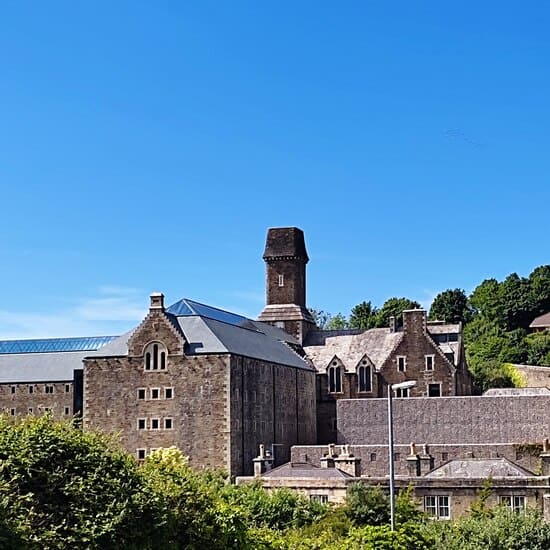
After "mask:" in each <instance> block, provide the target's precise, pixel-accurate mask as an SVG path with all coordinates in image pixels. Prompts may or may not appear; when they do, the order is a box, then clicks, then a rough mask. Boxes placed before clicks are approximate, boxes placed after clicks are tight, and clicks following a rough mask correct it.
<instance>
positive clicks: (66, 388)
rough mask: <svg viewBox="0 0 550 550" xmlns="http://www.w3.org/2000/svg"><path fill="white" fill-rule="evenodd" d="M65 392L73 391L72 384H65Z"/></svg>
mask: <svg viewBox="0 0 550 550" xmlns="http://www.w3.org/2000/svg"><path fill="white" fill-rule="evenodd" d="M65 393H71V385H70V384H65Z"/></svg>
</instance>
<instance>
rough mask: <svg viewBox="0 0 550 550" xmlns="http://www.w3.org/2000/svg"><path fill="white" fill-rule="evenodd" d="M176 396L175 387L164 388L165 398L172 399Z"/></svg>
mask: <svg viewBox="0 0 550 550" xmlns="http://www.w3.org/2000/svg"><path fill="white" fill-rule="evenodd" d="M173 397H174V388H164V399H172V398H173Z"/></svg>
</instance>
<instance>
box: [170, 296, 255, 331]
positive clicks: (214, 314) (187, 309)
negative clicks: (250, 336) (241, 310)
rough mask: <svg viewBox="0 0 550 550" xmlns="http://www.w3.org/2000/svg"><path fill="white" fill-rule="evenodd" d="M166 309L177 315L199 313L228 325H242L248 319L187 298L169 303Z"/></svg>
mask: <svg viewBox="0 0 550 550" xmlns="http://www.w3.org/2000/svg"><path fill="white" fill-rule="evenodd" d="M167 311H168V312H169V313H172V314H173V315H176V316H177V317H180V316H186V315H199V316H201V317H208V318H209V319H214V320H216V321H221V322H222V323H229V324H230V325H235V326H237V327H242V326H244V325H245V324H246V323H247V321H248V319H247V318H246V317H243V316H242V315H237V314H236V313H231V312H230V311H224V310H223V309H218V308H217V307H212V306H207V305H205V304H200V303H199V302H194V301H193V300H188V299H186V298H184V299H183V300H180V301H179V302H176V303H175V304H173V305H171V306H170V307H169V308H168V310H167Z"/></svg>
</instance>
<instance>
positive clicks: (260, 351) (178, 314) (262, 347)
mask: <svg viewBox="0 0 550 550" xmlns="http://www.w3.org/2000/svg"><path fill="white" fill-rule="evenodd" d="M166 314H167V315H168V316H169V317H170V319H171V320H172V321H173V323H174V324H175V325H176V326H177V327H178V329H179V330H181V331H182V332H183V334H184V336H185V340H186V342H187V345H186V347H185V354H186V355H206V354H212V353H227V354H234V355H242V356H245V357H251V358H253V359H260V360H263V361H268V362H271V363H278V364H281V365H287V366H292V367H296V368H302V369H307V370H311V366H310V365H309V364H308V363H307V362H306V361H305V360H304V359H302V358H301V357H300V356H299V355H298V354H297V353H296V352H295V351H294V350H293V349H292V347H291V346H292V345H297V343H298V342H297V341H296V339H295V338H293V337H292V336H290V335H289V334H287V333H286V332H285V331H283V330H281V329H279V328H277V327H273V326H271V325H268V324H265V323H262V322H260V321H253V320H252V319H248V318H247V317H244V316H242V315H238V314H236V313H231V312H229V311H224V310H222V309H219V308H215V307H212V306H208V305H206V304H201V303H199V302H195V301H193V300H189V299H187V298H184V299H182V300H179V301H178V302H176V303H175V304H172V305H171V306H170V307H168V308H167V309H166ZM132 332H133V331H131V332H128V333H126V334H124V335H122V336H120V337H119V338H117V339H116V340H114V341H113V342H111V343H110V344H108V345H107V346H105V347H104V348H103V349H101V350H99V351H97V352H95V353H90V354H88V355H89V356H91V357H93V356H96V357H97V356H100V357H115V356H123V355H126V354H127V353H128V345H127V344H128V339H129V338H130V336H131V335H132Z"/></svg>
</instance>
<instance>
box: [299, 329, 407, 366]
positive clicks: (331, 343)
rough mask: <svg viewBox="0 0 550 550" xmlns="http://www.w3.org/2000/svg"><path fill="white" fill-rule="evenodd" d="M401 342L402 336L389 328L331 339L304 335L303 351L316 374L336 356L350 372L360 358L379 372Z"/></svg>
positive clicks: (319, 334)
mask: <svg viewBox="0 0 550 550" xmlns="http://www.w3.org/2000/svg"><path fill="white" fill-rule="evenodd" d="M401 338H403V333H402V332H390V329H389V328H373V329H370V330H367V331H364V332H361V333H359V334H344V335H336V336H332V335H330V333H329V332H327V331H325V332H313V333H311V334H308V336H307V338H306V342H305V344H304V350H305V352H306V354H307V356H308V357H309V358H310V359H311V361H312V362H313V364H314V365H315V368H316V369H317V370H318V371H321V370H324V369H325V368H326V367H327V366H328V364H329V363H330V361H331V360H332V358H333V357H334V356H335V355H336V356H338V358H339V359H340V360H341V361H342V363H343V364H344V365H345V367H346V368H348V369H352V370H354V369H355V368H356V367H357V365H358V364H359V361H361V359H362V358H363V356H364V355H367V357H368V358H369V359H370V360H371V361H372V363H373V365H374V366H375V368H377V369H378V368H380V367H381V366H382V364H383V363H384V361H385V360H386V359H387V358H388V356H389V355H390V353H391V351H392V350H393V349H394V347H395V346H396V345H397V344H398V343H399V342H400V340H401Z"/></svg>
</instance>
